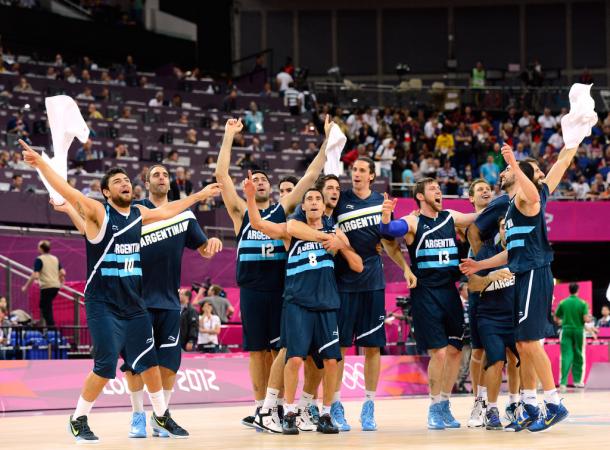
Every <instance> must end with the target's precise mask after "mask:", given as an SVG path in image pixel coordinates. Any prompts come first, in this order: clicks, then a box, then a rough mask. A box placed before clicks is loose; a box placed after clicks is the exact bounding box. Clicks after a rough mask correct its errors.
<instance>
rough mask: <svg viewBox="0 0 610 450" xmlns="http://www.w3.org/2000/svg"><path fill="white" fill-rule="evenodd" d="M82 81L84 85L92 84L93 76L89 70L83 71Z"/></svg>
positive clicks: (81, 74)
mask: <svg viewBox="0 0 610 450" xmlns="http://www.w3.org/2000/svg"><path fill="white" fill-rule="evenodd" d="M80 81H81V82H83V83H90V82H91V74H90V73H89V71H88V70H87V69H85V70H83V71H82V72H81V73H80Z"/></svg>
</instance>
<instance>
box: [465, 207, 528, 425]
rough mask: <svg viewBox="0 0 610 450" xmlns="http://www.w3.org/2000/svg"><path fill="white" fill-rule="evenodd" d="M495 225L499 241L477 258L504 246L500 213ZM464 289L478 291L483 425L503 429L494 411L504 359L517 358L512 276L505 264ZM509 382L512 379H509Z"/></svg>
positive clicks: (475, 277)
mask: <svg viewBox="0 0 610 450" xmlns="http://www.w3.org/2000/svg"><path fill="white" fill-rule="evenodd" d="M498 225H499V230H500V242H499V243H498V244H496V245H490V244H485V245H483V246H482V247H481V250H480V251H479V253H478V254H477V257H479V258H481V259H486V258H488V257H491V256H494V255H496V254H498V253H500V252H502V251H503V250H504V249H505V248H506V233H505V229H504V217H503V216H500V218H499V220H498ZM468 289H469V290H470V291H471V292H477V293H478V292H480V293H481V296H480V299H479V304H478V307H477V312H476V314H477V326H478V328H479V330H478V331H479V336H480V339H481V343H482V345H483V348H484V349H485V356H486V363H485V367H484V371H485V372H484V375H482V377H483V378H484V379H485V386H486V388H487V395H488V399H489V403H488V404H487V408H486V409H487V410H486V417H485V427H486V428H487V429H488V430H503V429H504V427H503V426H502V422H501V421H500V413H499V412H498V394H499V393H500V386H501V385H502V369H503V367H504V364H506V362H507V355H510V356H508V358H509V359H511V360H513V364H514V365H515V366H516V365H517V358H518V354H517V348H516V342H515V326H514V309H515V308H514V290H515V277H514V275H513V274H512V273H510V271H509V270H508V269H507V268H506V267H502V268H500V270H496V271H493V272H491V271H489V270H484V271H481V272H479V273H477V274H476V275H472V276H471V277H470V278H469V279H468ZM510 381H511V382H514V380H512V379H511V380H510ZM514 392H516V391H514ZM511 395H515V394H511ZM511 400H512V399H511ZM511 403H512V402H511Z"/></svg>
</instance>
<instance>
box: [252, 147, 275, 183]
mask: <svg viewBox="0 0 610 450" xmlns="http://www.w3.org/2000/svg"><path fill="white" fill-rule="evenodd" d="M246 154H248V153H246ZM257 173H260V174H261V175H264V176H265V178H267V181H269V183H271V181H270V180H269V175H267V172H265V171H264V170H260V169H256V170H253V171H252V176H253V177H254V175H256V174H257Z"/></svg>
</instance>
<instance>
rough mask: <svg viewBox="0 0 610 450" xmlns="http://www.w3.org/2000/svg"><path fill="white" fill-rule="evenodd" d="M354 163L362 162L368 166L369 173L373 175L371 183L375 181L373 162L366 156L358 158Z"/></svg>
mask: <svg viewBox="0 0 610 450" xmlns="http://www.w3.org/2000/svg"><path fill="white" fill-rule="evenodd" d="M356 161H364V162H365V163H367V164H368V165H369V173H370V174H371V175H373V181H374V180H375V161H373V160H372V159H371V158H369V157H368V156H359V157H358V159H357V160H356Z"/></svg>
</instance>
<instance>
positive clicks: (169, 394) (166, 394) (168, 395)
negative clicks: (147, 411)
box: [163, 389, 172, 408]
mask: <svg viewBox="0 0 610 450" xmlns="http://www.w3.org/2000/svg"><path fill="white" fill-rule="evenodd" d="M163 398H165V404H166V405H167V407H168V408H169V399H170V398H172V390H171V389H170V390H167V389H163Z"/></svg>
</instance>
